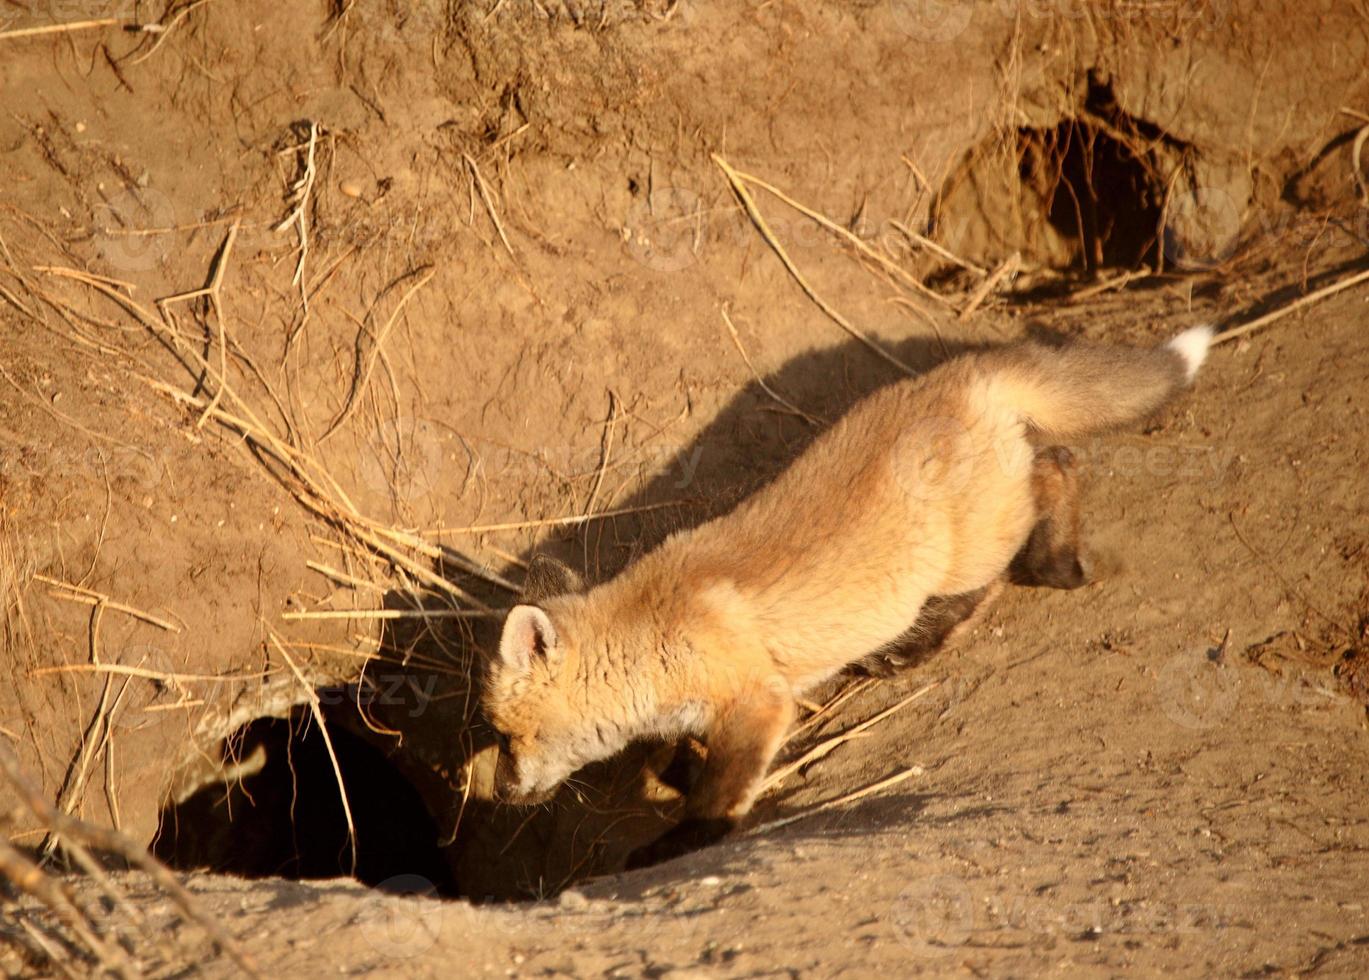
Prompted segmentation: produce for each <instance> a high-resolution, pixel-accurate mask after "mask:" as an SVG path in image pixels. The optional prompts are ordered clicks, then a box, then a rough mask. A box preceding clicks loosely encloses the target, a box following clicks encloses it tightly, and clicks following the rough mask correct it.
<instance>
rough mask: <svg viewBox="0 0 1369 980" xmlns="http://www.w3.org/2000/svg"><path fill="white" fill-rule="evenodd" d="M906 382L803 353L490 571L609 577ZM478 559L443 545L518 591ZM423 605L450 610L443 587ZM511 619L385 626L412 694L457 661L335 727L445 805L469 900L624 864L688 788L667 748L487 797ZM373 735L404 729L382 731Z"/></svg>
mask: <svg viewBox="0 0 1369 980" xmlns="http://www.w3.org/2000/svg"><path fill="white" fill-rule="evenodd" d="M1029 333H1031V334H1032V335H1034V336H1035V337H1036V338H1037V339H1039V340H1044V341H1047V342H1050V341H1051V340H1054V339H1056V338H1053V337H1051V336H1050V335H1049V333H1048V332H1047V331H1045V330H1042V329H1037V328H1029ZM879 343H880V344H881V346H883V347H884V348H885V349H886V350H888V351H889V352H890V353H892V354H893V355H894V356H895V357H896V358H897V359H898V360H900V361H901V362H903V363H904V364H906V365H907V366H908V368H909V369H910V372H911V373H912V374H914V375H920V374H922V373H925V372H926V371H928V370H930V369H931V368H933V367H935V366H936V365H937V364H939V363H941V362H942V361H944V360H947V359H948V358H951V357H954V356H956V355H958V354H961V353H964V352H967V351H970V350H974V349H978V348H981V347H986V346H989V345H988V344H982V345H981V344H967V343H951V342H948V343H943V342H942V341H941V340H940V339H938V338H936V337H934V336H929V337H913V338H908V339H905V340H902V341H898V342H885V341H879ZM906 376H907V375H906V374H905V373H904V372H902V371H900V370H899V369H898V368H897V367H895V366H894V365H892V364H890V363H888V362H887V361H885V360H883V359H881V358H879V357H877V356H876V355H875V354H874V353H873V352H872V351H870V350H869V349H868V348H867V347H865V346H864V345H862V344H860V343H859V342H857V341H855V340H849V341H846V342H843V343H839V344H836V345H834V346H831V347H828V348H824V349H820V350H814V351H810V352H807V353H804V354H801V355H799V356H797V357H794V358H792V359H790V360H789V361H788V362H786V363H785V364H784V365H782V366H781V367H780V368H778V369H777V370H775V371H774V372H772V373H770V374H769V375H767V376H765V377H764V378H763V379H760V378H757V379H753V380H752V381H750V382H749V383H748V384H746V385H745V386H744V387H742V388H741V389H740V390H739V391H737V392H736V393H735V394H734V395H733V396H731V397H730V398H729V399H728V401H727V402H726V404H724V405H723V407H722V408H721V409H720V410H719V411H718V413H717V415H716V416H715V417H714V418H713V419H712V420H711V421H710V422H709V423H708V424H707V425H706V426H705V427H704V428H703V429H702V430H701V431H700V432H699V433H698V435H697V436H695V437H694V438H693V439H691V440H690V441H689V442H688V443H686V444H685V445H683V446H682V447H680V448H679V449H678V450H677V451H675V452H674V453H673V454H671V455H670V456H669V458H668V459H667V461H666V463H665V465H663V466H662V467H660V469H659V471H658V472H657V474H656V475H655V476H654V477H653V478H651V479H650V480H649V482H648V483H646V484H645V485H644V486H643V487H642V488H641V489H640V490H639V491H637V492H636V493H634V494H633V495H631V497H629V498H628V499H626V500H624V501H622V502H620V503H618V504H616V505H615V506H616V507H617V508H618V509H621V510H627V511H635V512H631V513H627V514H623V515H622V516H618V517H614V518H611V519H605V520H596V521H590V522H586V523H584V524H582V525H579V526H577V527H571V528H567V529H564V530H562V531H560V532H558V533H553V534H551V535H549V536H548V537H547V538H545V539H543V540H542V541H540V542H539V543H538V545H537V546H536V547H535V548H534V549H531V550H529V551H527V552H524V553H522V554H520V555H519V556H518V561H517V562H510V563H509V565H508V566H507V567H503V568H498V569H491V571H495V572H497V573H498V575H499V576H500V577H502V578H505V579H508V580H511V581H512V582H515V583H516V582H518V581H520V576H521V569H520V566H521V565H522V564H523V563H526V562H527V561H528V560H530V559H531V558H532V557H533V555H534V554H547V555H550V556H551V557H553V558H556V559H558V560H560V561H562V562H564V563H565V564H567V565H568V566H570V567H571V568H574V569H576V570H577V571H579V572H580V573H581V574H582V575H583V577H584V578H585V580H586V582H587V583H589V584H591V585H592V584H594V583H597V582H600V581H604V580H606V579H608V578H610V577H612V576H613V575H614V574H616V573H617V572H618V571H620V570H621V569H622V568H624V567H626V566H627V565H629V564H630V563H631V562H632V561H633V560H635V559H636V558H637V557H638V556H640V555H641V554H643V553H645V552H647V551H649V550H650V549H652V548H654V547H655V546H656V545H657V544H659V543H660V542H661V541H662V540H663V539H664V538H666V537H667V536H669V535H670V534H672V533H675V532H677V531H680V530H684V529H687V528H690V527H694V526H697V525H698V524H700V523H703V522H705V521H707V520H710V519H712V518H713V517H716V516H719V515H721V514H724V513H726V512H728V511H729V510H731V509H732V508H733V507H735V506H736V505H737V504H738V503H739V502H740V501H741V500H743V499H745V498H746V497H747V496H749V495H750V494H753V493H755V492H756V491H757V490H759V489H761V488H763V487H764V486H766V485H767V484H768V483H769V482H770V481H772V480H773V479H774V478H775V477H776V476H777V475H778V474H779V473H780V472H781V471H782V470H783V469H784V468H785V467H786V465H787V464H788V463H789V462H791V461H792V460H793V459H794V458H795V457H796V456H798V455H799V454H800V453H802V452H803V450H804V449H805V448H806V447H807V446H808V445H809V444H811V443H812V441H813V440H814V439H816V438H817V437H818V436H819V435H820V434H821V433H822V432H823V431H825V430H826V429H827V428H828V427H829V426H830V425H831V424H832V423H833V422H835V421H836V420H837V419H839V418H840V417H841V416H842V415H843V414H844V413H845V412H847V411H848V410H849V409H850V408H851V407H852V406H853V405H854V404H855V403H856V402H858V401H859V400H860V399H862V398H863V397H865V396H867V395H869V394H870V393H872V392H874V391H876V390H878V389H880V388H882V387H884V386H886V385H889V384H892V383H894V382H897V381H899V380H901V379H903V378H904V377H906ZM771 392H773V393H775V395H778V396H780V397H781V398H783V399H784V400H785V401H787V402H788V403H790V404H791V405H793V406H795V407H797V408H798V409H800V410H801V411H802V413H803V414H800V413H798V412H795V411H794V410H793V409H792V408H789V407H786V406H785V405H783V404H781V403H780V402H779V401H777V399H776V398H775V397H774V396H772V394H771ZM473 564H476V559H475V558H474V557H472V556H470V555H466V554H463V553H460V552H458V551H455V550H452V549H448V550H446V551H445V552H444V559H443V560H440V561H439V562H438V571H439V572H440V573H442V574H443V575H444V576H445V577H447V578H449V579H450V580H451V581H454V582H457V583H459V585H460V587H461V588H462V589H464V590H466V591H467V592H468V593H469V594H470V595H471V596H472V597H473V598H475V599H476V600H477V601H479V602H482V603H484V604H486V605H488V606H490V607H493V608H500V607H507V606H509V605H511V604H513V603H514V602H516V601H517V598H518V597H517V596H511V595H510V594H509V593H508V591H507V590H506V589H502V588H500V587H498V586H496V585H493V584H491V583H490V582H489V581H487V580H485V579H482V578H480V577H478V576H475V575H471V574H469V569H470V568H471V567H472V565H473ZM412 604H413V598H412V596H405V595H400V594H398V593H391V594H390V595H388V596H387V597H386V605H387V606H389V607H391V608H401V607H409V606H412ZM423 604H424V605H425V606H426V605H429V604H431V605H432V606H434V607H441V606H442V605H443V603H442V602H441V601H439V597H437V596H428V597H426V598H425V600H424V602H423ZM500 625H501V622H500V620H499V618H497V617H491V618H485V619H471V620H462V621H459V622H453V621H451V620H431V621H425V620H409V619H403V620H393V621H389V622H387V623H386V629H385V631H384V635H383V636H382V650H383V652H384V653H385V655H386V663H401V664H408V665H410V666H409V667H406V668H405V670H408V671H411V672H412V673H413V674H414V675H415V683H414V684H411V685H409V687H410V688H412V687H421V686H422V685H423V684H428V685H429V687H431V677H430V672H431V665H433V664H435V663H442V664H447V665H450V670H448V671H444V672H443V673H442V675H441V676H440V677H438V680H437V685H436V687H437V690H438V691H439V693H438V694H436V695H435V696H432V697H430V698H429V699H428V701H427V703H426V704H424V705H422V706H420V707H421V710H415V708H416V706H415V704H414V702H413V700H412V699H404V698H401V701H400V703H397V704H369V705H367V717H366V719H365V720H366V724H365V725H364V726H359V725H358V724H357V722H356V717H355V715H356V712H352V713H351V717H350V720H349V718H348V717H345V716H344V713H342V712H339V713H338V717H337V721H338V722H339V723H341V724H348V725H350V727H351V728H352V729H353V730H356V731H358V733H359V734H362V735H363V736H368V737H370V738H372V739H373V740H378V741H381V742H386V743H387V744H388V745H389V749H388V751H389V752H390V754H391V757H392V759H394V761H395V763H396V765H397V766H399V767H400V768H401V769H402V770H403V771H405V773H406V775H409V776H410V778H411V779H412V780H413V781H414V782H415V784H416V785H417V786H418V787H419V789H420V792H421V793H422V794H423V796H424V797H425V799H426V800H427V801H428V803H429V807H430V808H431V809H432V810H433V811H434V820H435V823H436V824H437V825H438V827H439V828H440V829H439V837H440V840H439V844H440V845H441V847H442V848H443V852H444V854H445V855H446V859H447V862H448V864H449V866H450V872H451V875H452V877H453V878H454V880H455V881H456V882H457V883H458V884H457V891H458V892H459V893H460V894H462V895H465V896H468V897H473V898H491V899H511V898H526V897H529V896H544V895H547V894H555V893H556V892H557V891H559V890H561V889H562V888H564V887H566V886H567V885H569V884H571V883H573V882H576V881H579V880H583V879H585V878H588V877H592V876H595V875H598V874H604V873H607V872H611V871H616V870H618V869H620V868H621V867H622V864H623V861H624V860H625V858H626V855H627V854H628V852H629V851H631V850H632V849H633V848H634V847H636V846H638V845H640V844H642V843H644V842H645V841H646V840H648V839H650V838H651V837H653V836H655V835H656V834H658V833H660V832H661V831H662V830H663V829H665V827H667V826H668V825H669V823H670V817H671V816H672V815H673V813H674V811H675V810H677V809H678V806H679V797H678V794H675V793H674V792H673V791H670V790H668V789H666V788H665V787H664V786H663V785H662V784H660V783H659V781H658V780H657V779H656V777H655V774H656V773H657V772H659V770H660V769H661V768H662V767H663V766H664V764H665V760H666V759H668V757H669V756H668V752H669V749H670V747H665V746H660V745H650V744H642V745H636V746H633V747H632V748H630V749H629V750H628V751H627V752H626V753H624V754H622V755H620V756H618V757H616V758H614V759H611V760H607V761H605V762H601V763H598V764H596V765H593V766H590V767H588V768H586V769H584V770H582V771H581V772H579V773H577V774H576V778H575V780H574V781H573V784H572V785H568V786H566V787H563V788H562V790H561V791H560V792H559V793H558V794H557V796H556V797H555V798H554V800H553V801H552V802H551V803H550V804H547V805H544V806H542V807H538V808H536V809H532V810H529V809H526V808H517V807H509V806H501V805H498V804H495V803H492V802H489V800H490V797H491V792H492V784H493V765H494V760H495V757H496V755H497V750H496V749H495V741H494V736H493V733H492V732H490V731H489V729H488V728H487V726H486V725H485V724H484V722H483V719H482V718H481V717H480V712H479V691H480V689H481V684H482V679H483V674H484V667H485V665H486V664H487V663H488V662H489V656H490V655H491V653H492V652H493V651H494V650H496V649H497V646H498V638H499V631H500ZM386 669H387V671H389V668H388V667H387V668H386ZM349 707H350V706H349ZM368 730H369V735H368ZM376 731H389V732H402V736H400V739H399V740H396V739H395V738H394V737H393V736H386V737H385V738H380V739H377V736H376V735H375V732H376ZM399 745H402V746H403V749H402V751H400V750H399V748H398V746H399ZM796 748H798V749H801V748H802V746H801V744H799V745H797V746H796Z"/></svg>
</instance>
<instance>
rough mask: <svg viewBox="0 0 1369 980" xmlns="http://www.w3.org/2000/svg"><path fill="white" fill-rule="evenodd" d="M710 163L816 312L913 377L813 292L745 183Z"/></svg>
mask: <svg viewBox="0 0 1369 980" xmlns="http://www.w3.org/2000/svg"><path fill="white" fill-rule="evenodd" d="M713 162H714V163H716V164H717V165H718V167H719V169H721V170H722V172H723V174H724V175H725V176H726V177H727V179H728V182H729V183H731V185H732V190H733V191H734V192H735V193H736V195H737V199H738V200H739V201H741V204H742V207H743V208H745V209H746V213H747V216H748V217H749V218H750V219H751V222H752V224H754V225H755V226H756V230H757V231H759V232H760V233H761V237H762V238H764V239H765V241H766V244H767V245H769V246H770V247H771V248H772V249H773V250H774V252H775V254H776V255H777V256H778V257H779V260H780V261H781V262H782V263H784V267H785V269H787V270H788V271H789V274H790V275H791V276H793V277H794V281H795V282H797V283H798V284H799V288H800V289H802V290H803V291H804V294H805V295H807V297H808V298H809V299H811V300H812V301H813V302H814V303H816V304H817V307H818V309H820V310H822V312H823V313H825V314H827V317H828V319H830V320H831V321H832V322H833V323H835V324H836V325H837V326H839V327H841V329H842V330H845V331H846V332H847V333H848V334H850V335H851V336H852V337H854V338H855V339H856V340H858V341H860V342H861V343H862V344H864V345H865V346H866V347H868V348H869V349H870V350H871V351H873V352H874V353H875V355H876V356H878V357H880V358H881V359H883V360H885V361H888V362H889V363H890V364H892V365H893V366H894V367H896V368H898V369H899V370H900V371H902V372H903V373H905V374H910V375H911V374H914V373H915V372H914V371H913V369H912V368H910V367H909V366H908V365H907V364H904V363H903V362H902V361H901V360H899V359H898V358H897V357H895V356H894V355H893V354H891V353H889V352H888V351H887V350H885V349H884V348H883V347H881V346H880V345H879V344H877V343H875V342H874V341H873V340H871V339H870V338H869V337H867V336H866V335H865V334H864V333H862V332H861V331H859V330H857V329H856V328H855V327H854V326H852V324H851V322H850V321H849V320H847V319H846V318H845V317H844V316H842V315H841V314H840V313H838V312H837V311H836V310H835V309H833V308H832V307H831V306H830V305H829V304H828V303H827V301H826V300H824V299H823V298H822V297H821V296H819V295H818V294H817V291H816V290H815V289H813V287H812V286H811V285H810V284H809V282H808V280H807V279H805V278H804V277H803V273H801V272H800V271H799V268H798V266H796V265H795V264H794V260H793V259H791V258H790V257H789V253H788V252H786V251H785V250H784V246H783V245H781V244H780V241H779V239H778V238H776V237H775V233H774V232H772V231H771V230H770V226H769V225H768V224H766V222H765V218H764V217H763V216H762V215H761V212H760V209H759V208H757V207H756V202H755V200H753V199H752V197H751V192H750V191H748V190H747V189H746V184H745V183H744V182H743V180H742V177H741V175H740V174H738V173H737V172H736V171H735V170H733V169H732V168H731V167H730V166H728V163H727V161H726V160H724V159H723V158H722V157H720V156H718V154H716V153H715V154H713Z"/></svg>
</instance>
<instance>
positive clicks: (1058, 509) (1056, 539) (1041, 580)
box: [1008, 446, 1088, 589]
mask: <svg viewBox="0 0 1369 980" xmlns="http://www.w3.org/2000/svg"><path fill="white" fill-rule="evenodd" d="M1032 494H1033V496H1034V497H1035V499H1036V513H1037V520H1036V526H1035V527H1033V528H1032V532H1031V534H1030V535H1029V536H1028V537H1027V543H1026V544H1024V545H1023V546H1022V550H1021V551H1019V552H1018V553H1017V555H1016V557H1015V558H1013V561H1012V564H1011V565H1010V566H1009V567H1008V576H1009V578H1010V579H1011V580H1012V581H1013V582H1015V583H1016V584H1018V585H1036V586H1044V587H1046V588H1051V589H1077V588H1079V587H1080V586H1081V585H1086V584H1088V573H1087V572H1086V571H1085V569H1084V565H1083V562H1082V561H1080V558H1079V538H1080V534H1079V474H1078V471H1077V470H1076V468H1075V464H1074V454H1073V453H1071V452H1070V451H1069V450H1068V449H1066V448H1065V447H1064V446H1049V447H1047V448H1045V449H1042V450H1040V451H1039V452H1037V454H1036V461H1035V464H1034V465H1033V467H1032Z"/></svg>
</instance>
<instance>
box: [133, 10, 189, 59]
mask: <svg viewBox="0 0 1369 980" xmlns="http://www.w3.org/2000/svg"><path fill="white" fill-rule="evenodd" d="M208 2H209V0H195V2H194V3H191V4H187V5H186V6H184V7H182V8H181V9H180V11H179V12H178V13H177V14H176V16H175V17H173V18H171V23H169V24H166V25H165V26H162V25H158V27H160V30H159V31H157V40H156V42H155V43H154V44H153V45H152V47H150V48H148V50H147V53H146V54H141V55H139V56H138V57H136V58H134V59H133V61H132V62H130V64H134V65H138V64H142V63H143V62H144V61H146V60H147V59H148V58H151V57H152V56H153V55H154V54H156V53H157V49H158V48H160V47H161V46H162V42H164V41H165V40H166V39H167V38H168V37H170V36H171V32H172V31H174V30H175V29H176V27H177V26H178V25H179V24H180V23H181V21H183V20H185V18H186V17H188V16H190V14H191V13H193V12H194V11H195V10H196V9H198V8H199V7H202V6H204V5H205V4H206V3H208ZM163 16H165V15H163Z"/></svg>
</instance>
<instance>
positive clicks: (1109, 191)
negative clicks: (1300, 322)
mask: <svg viewBox="0 0 1369 980" xmlns="http://www.w3.org/2000/svg"><path fill="white" fill-rule="evenodd" d="M1004 135H1005V134H1003V133H1002V131H1001V130H999V131H995V133H994V134H993V135H991V136H990V137H989V138H988V139H987V140H986V141H985V142H984V143H983V144H981V146H979V147H977V148H976V149H975V150H973V151H972V152H971V153H970V154H969V155H968V156H967V157H966V159H965V160H964V162H963V163H962V164H961V165H960V167H959V168H958V169H957V170H956V171H955V172H953V173H952V174H951V176H950V177H949V178H948V179H947V180H946V182H945V183H944V185H943V187H942V191H941V194H940V195H939V197H938V200H937V201H936V203H935V205H934V207H933V213H932V216H931V230H932V233H933V234H934V235H935V236H936V237H937V238H938V239H939V240H940V241H942V242H944V243H946V244H947V246H948V247H949V248H950V249H951V250H952V251H954V252H956V253H958V254H960V255H965V256H971V257H975V258H977V259H979V260H980V261H984V262H995V261H997V260H1001V259H1002V258H1005V257H1006V256H1007V255H1009V254H1011V253H1013V252H1018V253H1020V254H1021V255H1022V257H1023V258H1024V259H1025V260H1026V261H1027V262H1028V264H1030V265H1036V266H1044V267H1047V268H1050V269H1054V270H1057V271H1061V272H1069V273H1075V274H1086V275H1095V274H1097V273H1099V272H1101V271H1102V270H1105V269H1110V268H1115V269H1127V270H1131V269H1137V268H1140V267H1141V266H1150V267H1152V268H1155V267H1157V266H1158V265H1160V264H1162V262H1163V261H1171V262H1172V258H1173V256H1172V255H1166V254H1165V253H1166V250H1169V251H1173V235H1172V234H1171V233H1170V229H1169V228H1168V227H1167V226H1168V225H1169V224H1172V223H1173V222H1174V221H1175V220H1176V219H1177V218H1181V217H1183V218H1188V217H1191V216H1192V212H1193V209H1192V208H1184V207H1178V208H1176V207H1175V203H1176V198H1177V199H1178V200H1179V201H1180V202H1181V203H1182V200H1183V199H1184V196H1185V195H1187V194H1191V193H1192V191H1193V161H1194V158H1195V152H1194V149H1193V148H1192V147H1191V146H1189V145H1188V144H1186V143H1184V142H1183V141H1181V140H1178V139H1176V138H1174V137H1172V136H1170V135H1169V134H1167V133H1166V132H1165V131H1164V130H1162V129H1161V128H1160V127H1159V126H1157V125H1155V124H1153V123H1151V122H1148V121H1146V120H1144V119H1138V118H1136V117H1135V116H1132V115H1129V114H1128V113H1126V112H1125V111H1123V110H1122V109H1121V107H1120V106H1119V104H1118V102H1117V99H1116V97H1115V95H1114V93H1113V91H1112V89H1111V87H1110V86H1109V85H1108V84H1106V83H1105V82H1103V81H1101V80H1100V79H1099V78H1098V77H1097V76H1096V75H1094V74H1090V76H1089V80H1088V84H1087V90H1086V93H1085V94H1084V97H1083V98H1082V100H1081V104H1080V105H1079V107H1078V109H1077V110H1076V111H1075V112H1073V113H1072V114H1070V115H1066V116H1063V117H1059V118H1058V121H1056V122H1054V123H1053V124H1051V125H1044V126H1023V127H1019V128H1017V129H1016V130H1015V131H1013V133H1012V134H1011V135H1010V136H1009V137H1008V138H1006V139H1005V138H1004ZM1181 178H1182V179H1181ZM1198 217H1199V218H1202V217H1203V215H1199V216H1198ZM1216 217H1218V218H1225V217H1226V216H1225V215H1218V216H1216ZM1224 230H1225V229H1224ZM1185 237H1186V238H1187V237H1192V236H1191V235H1187V234H1186V236H1185Z"/></svg>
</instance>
